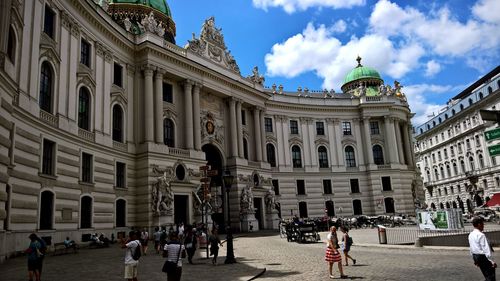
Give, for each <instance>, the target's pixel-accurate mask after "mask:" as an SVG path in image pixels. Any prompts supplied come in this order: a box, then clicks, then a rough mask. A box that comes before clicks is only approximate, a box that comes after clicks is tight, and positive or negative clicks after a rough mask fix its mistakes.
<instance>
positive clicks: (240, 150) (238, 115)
mask: <svg viewBox="0 0 500 281" xmlns="http://www.w3.org/2000/svg"><path fill="white" fill-rule="evenodd" d="M236 126H237V129H236V130H237V131H236V132H237V133H238V156H239V157H240V158H244V153H243V125H242V124H241V100H237V101H236Z"/></svg>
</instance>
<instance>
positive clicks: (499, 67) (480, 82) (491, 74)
mask: <svg viewBox="0 0 500 281" xmlns="http://www.w3.org/2000/svg"><path fill="white" fill-rule="evenodd" d="M499 73H500V65H497V67H495V68H494V69H493V70H492V71H490V72H488V73H487V74H486V75H484V76H483V77H481V78H480V79H479V80H477V81H476V82H474V83H473V84H472V85H470V86H469V87H467V88H465V90H463V91H462V92H460V93H459V94H458V95H456V96H455V97H453V98H452V99H461V98H464V97H466V96H468V95H469V94H470V93H471V92H472V91H473V90H475V89H476V88H477V87H479V86H481V85H483V84H484V83H486V82H488V81H489V80H490V79H491V78H493V77H495V76H496V75H497V74H499Z"/></svg>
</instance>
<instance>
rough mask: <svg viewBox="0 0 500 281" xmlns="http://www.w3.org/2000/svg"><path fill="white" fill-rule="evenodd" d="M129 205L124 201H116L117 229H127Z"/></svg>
mask: <svg viewBox="0 0 500 281" xmlns="http://www.w3.org/2000/svg"><path fill="white" fill-rule="evenodd" d="M126 206H127V203H126V202H125V200H123V199H118V200H116V206H115V207H116V212H115V219H116V221H115V224H116V227H125V226H127V216H126V214H127V209H126Z"/></svg>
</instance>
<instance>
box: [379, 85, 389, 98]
mask: <svg viewBox="0 0 500 281" xmlns="http://www.w3.org/2000/svg"><path fill="white" fill-rule="evenodd" d="M378 93H379V95H381V96H385V95H386V94H387V88H386V87H385V85H384V84H380V86H379V87H378Z"/></svg>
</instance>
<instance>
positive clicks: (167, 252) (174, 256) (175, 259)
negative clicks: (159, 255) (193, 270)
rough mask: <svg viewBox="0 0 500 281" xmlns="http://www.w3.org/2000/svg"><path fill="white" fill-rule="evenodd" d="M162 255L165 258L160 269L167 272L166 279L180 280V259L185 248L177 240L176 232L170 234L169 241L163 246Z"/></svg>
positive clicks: (183, 256) (183, 254)
mask: <svg viewBox="0 0 500 281" xmlns="http://www.w3.org/2000/svg"><path fill="white" fill-rule="evenodd" d="M163 257H166V258H167V260H166V261H165V264H163V268H162V271H163V272H165V273H167V280H168V281H180V280H181V275H182V259H183V258H185V257H186V248H185V247H184V245H182V243H181V242H180V241H179V234H178V232H173V233H172V234H171V235H170V243H168V244H166V245H165V247H164V248H163Z"/></svg>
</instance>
